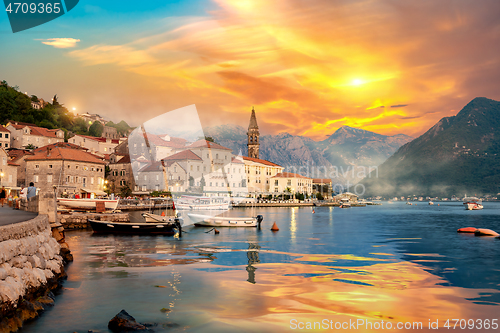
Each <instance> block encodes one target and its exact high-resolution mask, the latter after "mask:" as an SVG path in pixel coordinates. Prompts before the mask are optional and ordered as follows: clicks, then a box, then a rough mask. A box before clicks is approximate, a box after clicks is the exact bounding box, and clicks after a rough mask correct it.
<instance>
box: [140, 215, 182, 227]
mask: <svg viewBox="0 0 500 333" xmlns="http://www.w3.org/2000/svg"><path fill="white" fill-rule="evenodd" d="M141 215H142V217H143V218H144V220H145V221H146V222H170V223H174V222H176V221H179V222H180V223H181V225H182V224H183V223H182V222H183V219H182V217H175V216H165V215H158V214H152V213H142V214H141Z"/></svg>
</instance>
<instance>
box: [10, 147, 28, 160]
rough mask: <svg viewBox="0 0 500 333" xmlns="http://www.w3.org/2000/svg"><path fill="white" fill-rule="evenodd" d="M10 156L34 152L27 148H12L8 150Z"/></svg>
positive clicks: (14, 157)
mask: <svg viewBox="0 0 500 333" xmlns="http://www.w3.org/2000/svg"><path fill="white" fill-rule="evenodd" d="M8 154H9V157H10V158H12V159H16V158H20V157H23V156H25V155H33V152H32V151H31V150H25V149H11V150H9V152H8Z"/></svg>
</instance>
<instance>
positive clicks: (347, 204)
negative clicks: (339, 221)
mask: <svg viewBox="0 0 500 333" xmlns="http://www.w3.org/2000/svg"><path fill="white" fill-rule="evenodd" d="M340 208H351V204H350V203H348V202H343V203H341V204H340Z"/></svg>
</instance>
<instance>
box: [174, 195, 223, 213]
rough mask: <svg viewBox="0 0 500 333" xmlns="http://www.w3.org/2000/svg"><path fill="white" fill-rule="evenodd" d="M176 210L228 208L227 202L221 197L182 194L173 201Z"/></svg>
mask: <svg viewBox="0 0 500 333" xmlns="http://www.w3.org/2000/svg"><path fill="white" fill-rule="evenodd" d="M175 208H176V209H178V210H228V209H229V202H228V201H225V200H224V198H222V197H198V196H190V195H183V196H181V197H180V198H179V199H177V200H176V201H175Z"/></svg>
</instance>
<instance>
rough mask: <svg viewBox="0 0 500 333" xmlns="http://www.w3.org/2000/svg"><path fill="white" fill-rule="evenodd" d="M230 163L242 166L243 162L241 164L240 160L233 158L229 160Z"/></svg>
mask: <svg viewBox="0 0 500 333" xmlns="http://www.w3.org/2000/svg"><path fill="white" fill-rule="evenodd" d="M231 163H240V164H244V163H245V162H243V161H242V160H240V159H239V158H237V157H233V158H232V159H231Z"/></svg>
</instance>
